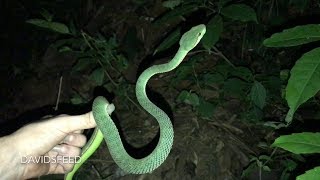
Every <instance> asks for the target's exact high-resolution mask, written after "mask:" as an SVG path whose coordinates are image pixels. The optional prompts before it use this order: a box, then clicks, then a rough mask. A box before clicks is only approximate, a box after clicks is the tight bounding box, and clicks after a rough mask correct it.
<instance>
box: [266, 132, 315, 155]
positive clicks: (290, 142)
mask: <svg viewBox="0 0 320 180" xmlns="http://www.w3.org/2000/svg"><path fill="white" fill-rule="evenodd" d="M272 146H276V147H280V148H283V149H285V150H287V151H290V152H292V153H295V154H307V153H320V133H311V132H303V133H294V134H291V135H285V136H280V137H278V138H277V139H276V140H275V141H274V143H273V144H272Z"/></svg>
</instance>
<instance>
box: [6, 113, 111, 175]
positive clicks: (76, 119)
mask: <svg viewBox="0 0 320 180" xmlns="http://www.w3.org/2000/svg"><path fill="white" fill-rule="evenodd" d="M112 111H113V110H112ZM110 114H111V112H110ZM95 126H96V123H95V121H94V118H93V115H92V112H89V113H86V114H83V115H77V116H68V115H60V116H56V117H54V118H50V119H49V120H45V121H42V122H37V123H32V124H29V125H27V126H24V127H22V128H21V129H19V130H18V131H16V132H15V133H13V134H11V135H9V136H5V137H2V138H0V161H1V164H6V166H3V167H0V174H1V175H5V176H2V178H5V179H28V178H32V177H38V176H41V175H45V174H64V173H67V172H69V171H71V170H72V168H73V166H74V162H73V163H72V162H71V163H69V162H68V163H66V162H63V161H62V159H60V160H59V159H58V158H57V157H58V156H60V157H77V156H79V155H80V153H81V147H83V146H84V145H85V143H86V137H85V136H84V135H83V134H81V132H82V130H83V129H89V128H93V127H95ZM39 157H47V158H48V159H50V161H49V162H47V163H45V162H39V163H38V162H37V163H32V162H31V163H22V159H24V160H23V161H25V162H26V161H27V160H31V158H32V159H33V160H34V159H37V158H39ZM53 159H56V160H57V161H56V162H53V161H52V160H53Z"/></svg>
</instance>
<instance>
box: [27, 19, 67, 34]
mask: <svg viewBox="0 0 320 180" xmlns="http://www.w3.org/2000/svg"><path fill="white" fill-rule="evenodd" d="M26 22H27V23H30V24H33V25H36V26H38V27H42V28H46V29H50V30H52V31H55V32H58V33H61V34H70V32H69V28H68V27H67V26H66V25H65V24H62V23H59V22H50V21H46V20H43V19H29V20H27V21H26Z"/></svg>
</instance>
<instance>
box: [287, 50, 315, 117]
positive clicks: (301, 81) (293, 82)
mask: <svg viewBox="0 0 320 180" xmlns="http://www.w3.org/2000/svg"><path fill="white" fill-rule="evenodd" d="M290 74H291V76H290V78H289V81H288V85H287V87H286V99H287V102H288V105H289V107H290V110H289V112H288V114H287V117H286V122H287V123H290V122H291V121H292V117H293V114H294V112H295V111H296V110H297V109H298V107H299V106H300V105H301V104H303V103H304V102H306V101H307V100H308V99H310V98H311V97H313V96H314V95H315V94H316V93H317V92H318V91H319V90H320V83H319V82H320V48H316V49H313V50H311V51H309V52H307V53H305V54H304V55H303V56H302V57H301V58H300V59H299V60H298V61H297V62H296V64H295V65H294V66H293V68H292V69H291V72H290Z"/></svg>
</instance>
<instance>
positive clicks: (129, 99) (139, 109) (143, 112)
mask: <svg viewBox="0 0 320 180" xmlns="http://www.w3.org/2000/svg"><path fill="white" fill-rule="evenodd" d="M126 98H127V99H128V100H129V101H130V102H131V103H132V104H133V105H135V106H136V107H137V108H138V109H139V110H140V111H141V112H143V113H144V115H146V111H145V110H143V109H142V108H141V107H140V106H139V105H138V104H137V103H135V102H134V101H133V100H132V99H131V98H130V97H129V96H128V95H127V94H126Z"/></svg>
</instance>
